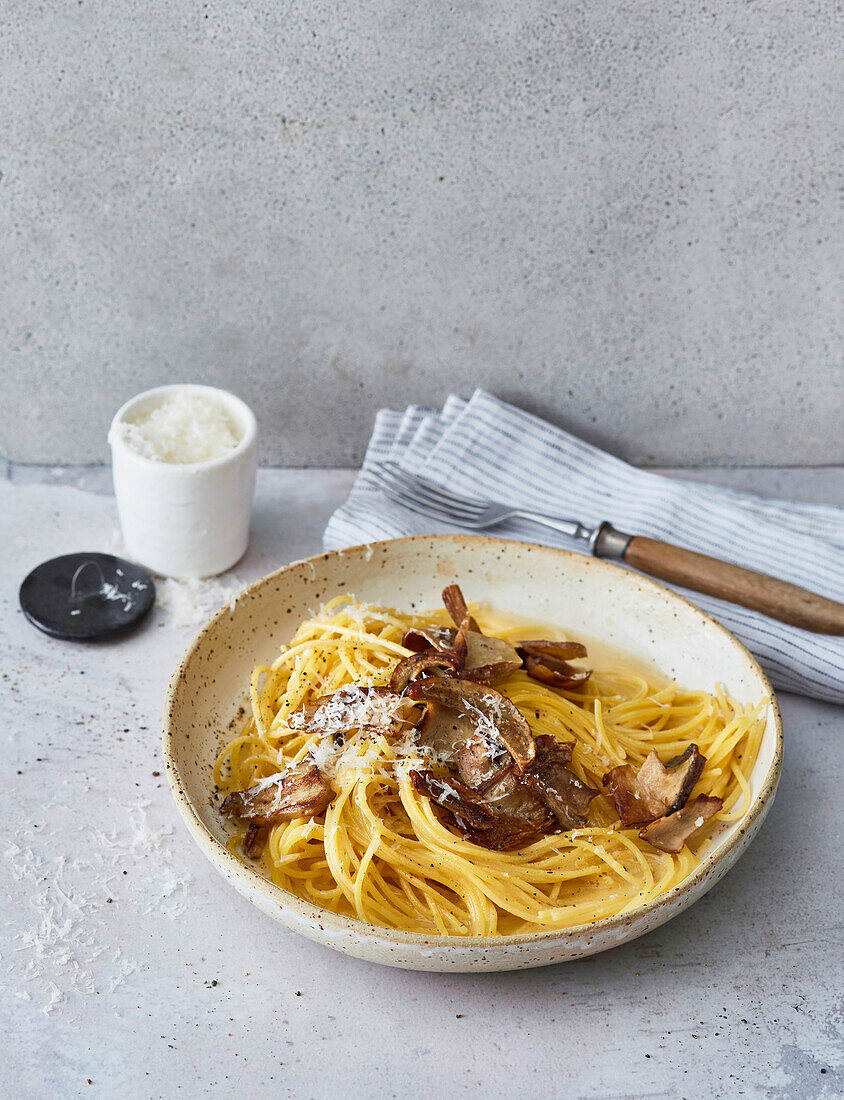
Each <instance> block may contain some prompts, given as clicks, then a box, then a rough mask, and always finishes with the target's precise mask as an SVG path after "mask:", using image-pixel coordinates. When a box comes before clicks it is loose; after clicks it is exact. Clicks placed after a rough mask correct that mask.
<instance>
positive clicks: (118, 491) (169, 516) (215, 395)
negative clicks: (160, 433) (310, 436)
mask: <svg viewBox="0 0 844 1100" xmlns="http://www.w3.org/2000/svg"><path fill="white" fill-rule="evenodd" d="M185 392H186V393H188V394H190V395H196V396H202V397H204V398H205V399H206V400H209V401H211V402H213V403H216V404H217V405H218V406H219V407H220V408H221V409H222V411H223V412H224V413H225V414H226V415H227V417H228V418H229V420H230V421H231V424H232V425H233V428H234V432H235V436H236V438H237V445H236V446H235V447H234V449H232V450H230V451H227V452H226V453H225V454H222V455H220V456H219V457H217V458H212V459H209V460H208V461H205V462H193V463H179V462H159V461H157V460H155V459H151V458H146V457H145V456H144V455H142V454H139V453H138V451H136V450H134V449H133V448H132V447H131V446H130V444H129V442H127V440H126V437H125V433H124V427H123V426H124V425H125V424H130V423H132V422H133V420H134V419H135V418H137V417H139V416H142V415H144V414H146V413H149V412H150V411H152V410H153V409H155V408H156V407H157V406H159V405H161V404H162V403H164V402H165V401H168V400H170V399H171V398H172V397H174V396H178V395H179V394H180V393H185ZM257 439H258V428H257V424H256V422H255V415H254V413H253V412H252V410H251V409H250V408H249V406H248V405H246V404H244V402H243V401H241V400H240V398H239V397H235V396H234V394H231V393H228V392H227V391H226V390H218V389H215V388H214V387H212V386H197V385H187V384H185V385H175V386H160V387H158V388H157V389H154V390H147V391H146V392H145V393H141V394H138V395H137V397H133V398H132V400H131V401H127V402H126V404H125V405H123V407H122V408H120V409H119V410H118V411H117V414H116V415H115V417H114V420H113V421H112V424H111V429H110V430H109V434H108V441H109V444H110V446H111V456H112V474H113V477H114V491H115V495H116V497H117V509H118V512H119V515H120V526H121V528H122V529H123V540H124V542H125V544H126V551H127V554H128V556H129V557H131V558H133V559H134V560H135V561H137V562H139V563H140V564H141V565H144V566H146V568H147V569H151V570H152V571H153V572H155V573H160V574H162V575H164V576H168V577H179V578H188V577H210V576H214V575H215V574H217V573H223V572H225V570H227V569H230V568H231V567H232V566H233V565H234V564H235V562H237V561H238V560H239V559H240V558H241V557H242V556H243V554H244V552H245V551H246V547H247V544H248V542H249V521H250V518H251V515H252V499H253V496H254V493H255V473H256V467H257Z"/></svg>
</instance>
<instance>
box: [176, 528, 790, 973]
mask: <svg viewBox="0 0 844 1100" xmlns="http://www.w3.org/2000/svg"><path fill="white" fill-rule="evenodd" d="M432 540H434V541H437V542H449V543H451V544H457V545H459V546H464V545H482V544H485V545H487V546H489V547H496V546H499V547H511V548H512V547H513V546H521V547H523V548H524V549H526V550H529V551H530V552H534V551H540V552H542V553H546V554H551V555H553V556H555V557H558V558H560V559H561V560H562V561H569V560H572V559H576V560H577V563H578V566H584V565H585V566H586V568H590V569H596V570H601V571H606V572H610V573H613V574H616V575H617V574H619V573H621V574H624V575H625V576H627V577H634V578H635V581H636V583H637V584H641V585H644V586H645V587H648V588H651V589H655V590H656V591H657V592H658V593H659V594H661V595H662V597H663V598H665V599H666V600H668V602H669V603H674V604H681V605H682V606H683V607H685V608H687V609H689V610H690V611H692V612H693V613H694V614H695V615H696V616H697V617H698V618H699V619H701V620H702V621H703V622H704V623H706V624H708V625H709V626H711V627H714V628H715V629H716V630H717V631H719V632H720V633H721V634H723V635H725V636H726V638H727V639H728V640H729V641H730V642H731V643H732V645H734V646H735V648H736V649H737V650H738V651H739V652H740V653H741V654H742V656H743V657H744V659H745V660H746V661H747V663H748V665H749V666H750V668H751V669H752V670H753V671H754V672H755V673H756V674H757V675H758V676H759V679H760V680H761V682H762V685H763V687H764V689H765V691H766V692H767V696H768V698H767V702H768V703H769V704H770V706H771V708H772V711H773V716H774V730H775V733H776V745H775V748H774V756H773V759H772V761H771V764H770V767H769V768H768V771H767V773H766V774H765V777H764V779H763V781H762V785H761V788H760V790H759V793H758V795H756V797H755V798H754V800H753V802H752V804H751V805H750V807H749V808H748V810H747V812H746V814H745V816H744V818H743V819H742V820H741V822H740V825H739V827H738V828H737V829H736V831H735V832H734V833H733V834H732V836H731V837H730V838H729V840H728V841H727V843H726V844H725V845H724V846H723V847H721V846H719V849H718V851H717V852H712V853H710V854H708V855H705V856H704V857H703V859H702V860H701V862H700V864H699V865H698V867H697V868H696V869H695V871H694V872H693V873H692V874H691V875H689V877H688V878H685V879H683V881H682V882H679V883H678V884H677V885H676V886H674V887H672V888H671V889H670V890H669V891H668V892H667V893H665V894H661V895H660V896H659V897H658V898H654V899H653V900H652V901H649V902H646V903H645V904H644V905H639V906H637V907H636V908H635V909H630V910H628V911H626V912H624V913H619V914H617V915H616V916H613V917H604V918H603V919H601V920H597V921H590V922H587V923H586V924H578V925H573V926H572V927H570V928H559V929H551V930H548V931H544V932H523V933H519V934H518V935H510V936H440V935H436V934H433V933H431V934H425V933H419V932H404V931H400V930H396V929H393V928H384V927H382V926H380V925H371V924H367V923H366V922H364V921H361V920H358V919H357V918H354V917H346V916H341V915H339V914H337V913H332V912H331V911H330V910H327V909H320V908H319V906H317V905H314V904H312V903H311V902H308V901H305V900H304V899H302V898H299V897H297V896H296V895H295V894H291V893H289V892H288V891H287V890H284V889H283V888H282V887H281V886H277V885H276V884H275V883H274V882H271V881H270V880H269V879H267V878H265V877H264V876H263V875H262V874H260V873H259V872H258V871H257V870H255V869H254V868H253V867H250V866H249V865H248V864H246V863H244V862H243V860H241V859H239V858H238V857H237V856H236V855H234V853H233V852H230V851H229V850H228V848H226V847H225V845H224V844H222V843H221V842H220V841H219V840H218V839H217V838H216V837H215V836H214V835H213V833H211V832H210V830H209V829H208V827H207V826H206V825H205V823H204V822H203V821H202V819H201V818H200V817H199V815H198V814H197V812H196V810H195V809H194V807H193V803H192V802H191V800H190V798H189V797H188V795H187V793H186V792H185V790H184V788H183V786H182V781H181V777H180V774H179V769H178V766H177V764H176V759H175V754H174V752H173V748H172V740H173V733H174V730H173V722H172V719H173V709H174V707H175V703H176V691H177V689H178V685H179V682H180V680H181V678H182V675H183V674H184V671H185V669H186V667H187V665H188V663H189V662H190V660H191V658H192V657H193V655H194V653H195V652H196V650H197V649H198V648H199V646H200V644H201V643H202V640H203V638H204V636H205V634H206V633H207V632H208V631H209V630H210V629H211V628H212V627H213V626H214V625H215V624H216V623H217V622H218V621H219V620H220V619H221V618H223V616H228V615H229V614H230V611H229V605H225V606H224V607H221V608H220V610H219V611H217V612H216V614H215V615H213V616H212V617H211V618H210V619H209V620H208V622H207V623H205V625H204V626H203V627H201V628H200V630H199V631H198V632H197V634H196V635H195V636H194V638H193V640H192V641H191V643H190V644H189V646H188V647H187V649H186V650H185V652H184V653H183V654H182V656H181V658H180V660H179V663H178V664H177V666H176V668H175V670H174V671H173V674H172V676H171V677H170V682H169V684H168V687H167V695H166V699H165V704H164V714H163V731H162V742H163V754H164V761H165V765H166V771H167V778H168V781H169V784H170V789H171V791H172V793H173V797H174V798H175V800H176V804H177V806H178V808H179V811H180V812H181V814H182V816H183V818H184V819H185V822H186V824H187V825H188V827H189V829H190V831H191V833H192V834H193V836H194V838H195V839H196V841H197V842H198V843H199V845H200V847H201V848H203V850H204V854H205V855H206V856H207V857H208V859H210V860H211V862H213V863H215V864H221V866H219V867H218V869H219V870H221V871H222V872H223V874H224V875H225V877H227V878H229V877H235V878H238V877H242V876H245V878H246V880H247V882H248V883H249V884H250V885H251V886H252V887H253V888H254V889H255V890H257V891H258V892H259V893H261V894H263V895H264V900H265V901H266V902H267V903H268V904H269V905H271V906H272V907H273V908H275V909H279V910H284V909H287V910H291V911H293V912H296V913H298V914H299V916H302V917H305V918H308V919H309V920H311V921H312V922H313V925H314V926H315V927H316V928H323V927H325V926H330V927H332V928H334V929H336V931H338V932H348V933H352V934H353V935H354V936H356V937H357V938H358V940H371V941H377V942H380V943H384V944H389V945H412V946H418V947H420V948H431V947H437V948H448V947H453V948H455V949H456V948H460V949H461V950H462V951H465V950H466V949H474V948H477V949H478V951H479V952H481V951H483V950H488V949H490V948H493V947H507V946H517V945H519V944H530V945H535V944H541V943H551V942H556V943H563V942H565V941H566V940H569V939H571V940H574V939H577V938H580V937H583V936H584V935H592V936H593V938H594V937H596V936H597V935H598V934H599V933H602V932H608V931H612V930H613V929H616V928H623V927H625V926H629V925H631V924H632V923H633V922H634V921H635V922H636V923H640V922H642V923H645V921H644V918H647V917H650V916H651V915H653V914H659V913H661V911H662V910H667V911H668V916H666V917H665V919H668V918H669V917H670V916H673V915H675V914H674V913H672V912H671V911H672V909H673V908H674V906H675V903H676V902H677V900H678V899H679V898H680V897H681V896H682V895H683V894H685V893H689V892H692V891H694V890H695V887H696V886H698V885H700V884H702V883H703V882H704V880H706V879H708V878H709V877H710V876H711V875H712V873H713V872H714V870H715V868H716V867H717V866H718V864H720V863H722V862H724V861H725V860H728V857H729V856H730V854H731V853H732V852H733V851H734V850H735V848H736V847H737V846H742V847H743V842H744V838H745V834H746V833H747V832H748V830H749V829H750V827H751V826H752V825H753V823H754V822H755V821H756V820H757V818H758V817H759V816H760V814H764V813H765V811H766V810H767V807H768V803H769V802H770V800H771V798H772V797H773V795H774V793H775V791H776V788H777V784H778V782H779V777H780V771H781V769H782V757H783V729H782V715H781V714H780V708H779V704H778V702H777V698H776V695H775V694H774V690H773V687H772V686H771V682H770V680H769V679H768V677H767V675H766V674H765V672H764V671H763V669H762V667H761V666H760V664H759V662H758V661H757V660H756V658H755V657H754V656H753V654H752V653H751V652H750V651H749V650H748V649H747V647H746V646H745V645H744V644H743V643H742V642H740V641H739V640H738V638H736V636H735V635H734V634H733V633H732V632H731V631H729V630H727V628H726V627H725V626H723V625H722V624H721V623H719V622H718V621H717V619H713V618H712V616H711V615H708V614H707V613H706V612H705V611H702V610H701V609H700V608H699V607H698V606H697V605H696V604H694V603H692V602H691V600H687V599H686V598H685V597H684V596H680V595H679V594H678V593H676V592H673V591H671V589H669V588H666V587H665V586H664V585H662V584H659V583H658V582H657V581H654V580H651V579H650V578H649V577H645V576H643V575H642V574H641V573H631V571H629V570H627V569H622V568H621V566H618V565H614V564H612V563H611V562H607V561H603V560H601V559H600V558H593V557H587V556H586V555H584V554H577V553H574V552H573V551H570V550H561V549H559V548H557V547H553V546H543V545H541V544H539V543H530V542H523V541H520V540H517V539H497V538H491V537H489V536H486V535H450V534H433V535H411V536H408V537H405V538H397V539H384V540H382V541H379V542H371V543H361V544H359V545H356V546H349V547H346V548H344V549H343V550H330V551H327V552H326V553H323V554H315V555H314V556H312V557H310V558H300V559H299V560H297V561H293V562H289V563H288V564H287V565H285V566H282V567H281V568H280V569H276V570H274V571H273V572H272V573H268V574H266V575H265V576H263V577H260V578H259V579H258V580H256V581H253V582H252V584H250V585H248V586H247V587H246V588H244V589H242V590H241V592H239V593H238V595H237V597H236V600H240V599H241V598H242V597H244V596H248V595H253V594H255V593H256V592H257V591H258V589H260V588H261V587H262V586H263V585H265V584H268V583H270V582H271V581H273V580H275V579H276V578H277V577H279V576H280V575H281V574H283V573H286V572H287V571H288V570H290V569H295V568H296V567H298V566H302V565H311V566H314V567H315V566H316V564H317V563H319V562H326V561H328V560H330V559H332V558H339V557H340V556H341V555H347V554H350V553H354V552H355V551H365V552H367V553H369V552H371V551H374V550H378V549H380V548H381V547H388V546H399V545H402V544H403V545H408V546H409V545H412V544H414V543H420V542H427V543H430V542H431V541H432ZM729 866H731V861H729V862H728V866H727V868H726V869H725V871H726V870H727V869H729ZM719 877H720V876H719ZM716 881H717V879H716V878H713V880H712V883H711V884H710V885H714V884H715V882H716ZM707 889H708V887H707ZM704 892H705V891H704ZM695 900H697V899H695ZM692 904H693V903H692ZM267 911H269V910H267ZM647 923H648V927H650V928H653V927H656V926H658V925H659V924H660V923H662V921H660V920H656V921H650V922H647ZM644 931H645V929H644V928H643V933H644ZM561 961H564V960H561Z"/></svg>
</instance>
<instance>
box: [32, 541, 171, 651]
mask: <svg viewBox="0 0 844 1100" xmlns="http://www.w3.org/2000/svg"><path fill="white" fill-rule="evenodd" d="M154 602H155V585H154V584H153V583H152V577H151V576H150V575H149V573H147V571H146V570H145V569H142V568H141V567H140V566H139V565H133V564H132V562H130V561H124V559H123V558H116V557H114V555H113V554H98V553H80V554H64V555H62V557H60V558H52V559H51V560H50V561H45V562H42V563H41V565H38V566H36V567H35V569H33V570H32V572H31V573H30V574H29V576H28V577H27V578H26V580H25V581H24V582H23V584H22V585H21V587H20V604H21V608H22V610H23V613H24V615H26V617H27V619H29V621H30V622H31V623H32V624H33V625H34V626H37V627H38V629H39V630H43V631H44V633H45V634H49V635H51V636H52V637H53V638H62V639H64V640H65V641H72V642H102V641H105V640H107V639H109V638H119V637H120V636H121V635H123V634H129V633H130V632H131V631H132V630H134V629H135V628H136V627H137V626H139V625H140V623H141V622H142V621H143V619H144V618H145V617H146V615H147V614H148V613H149V610H150V608H151V607H152V605H153V603H154Z"/></svg>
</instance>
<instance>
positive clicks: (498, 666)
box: [457, 627, 522, 683]
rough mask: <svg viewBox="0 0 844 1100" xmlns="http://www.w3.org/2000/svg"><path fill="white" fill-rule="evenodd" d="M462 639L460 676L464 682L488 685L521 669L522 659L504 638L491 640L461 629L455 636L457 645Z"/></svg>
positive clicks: (476, 632)
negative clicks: (464, 654) (464, 649)
mask: <svg viewBox="0 0 844 1100" xmlns="http://www.w3.org/2000/svg"><path fill="white" fill-rule="evenodd" d="M461 638H462V639H463V641H464V642H465V646H466V656H465V659H464V664H463V671H462V672H461V676H462V677H463V679H465V680H476V681H477V682H479V683H490V682H491V681H495V680H503V679H504V677H505V676H509V675H510V673H511V672H515V671H516V670H517V669H519V668H521V667H522V658H521V657H520V656H519V654H518V653H517V652H516V650H515V647H514V646H511V645H510V643H509V642H507V641H505V640H504V638H493V637H490V636H489V635H487V634H481V633H479V632H478V631H476V630H465V629H463V628H462V627H461V629H460V630H459V631H458V634H457V644H459V641H460V639H461Z"/></svg>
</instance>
